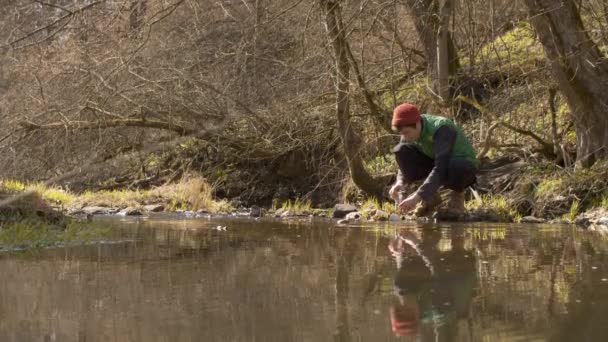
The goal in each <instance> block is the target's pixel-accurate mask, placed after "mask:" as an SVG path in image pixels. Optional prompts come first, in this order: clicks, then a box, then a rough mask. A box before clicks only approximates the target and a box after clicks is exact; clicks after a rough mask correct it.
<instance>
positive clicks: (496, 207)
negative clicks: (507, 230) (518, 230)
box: [465, 195, 521, 222]
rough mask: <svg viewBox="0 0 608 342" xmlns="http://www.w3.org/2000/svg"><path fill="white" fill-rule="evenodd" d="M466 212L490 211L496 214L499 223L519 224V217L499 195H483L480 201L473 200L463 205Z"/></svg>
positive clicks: (510, 205)
mask: <svg viewBox="0 0 608 342" xmlns="http://www.w3.org/2000/svg"><path fill="white" fill-rule="evenodd" d="M465 209H466V210H467V211H471V212H474V211H490V212H493V213H494V214H496V216H498V218H500V220H501V221H504V222H519V221H521V215H520V214H519V213H518V212H517V210H516V208H515V207H514V206H513V205H512V204H511V203H510V201H509V200H508V199H507V198H506V197H505V196H501V195H483V196H481V199H480V200H479V199H473V200H470V201H467V202H466V203H465Z"/></svg>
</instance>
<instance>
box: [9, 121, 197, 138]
mask: <svg viewBox="0 0 608 342" xmlns="http://www.w3.org/2000/svg"><path fill="white" fill-rule="evenodd" d="M19 126H21V127H22V128H23V129H25V130H26V131H37V130H54V129H71V130H87V129H99V128H114V127H144V128H156V129H164V130H168V131H172V132H176V133H178V134H180V135H191V134H194V133H196V132H197V131H198V130H197V129H192V128H186V127H183V126H180V125H177V124H174V123H170V122H164V121H158V120H145V119H122V120H108V121H98V122H92V121H70V122H54V123H49V124H42V125H40V124H36V123H34V122H31V121H21V122H19Z"/></svg>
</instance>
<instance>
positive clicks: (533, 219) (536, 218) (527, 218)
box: [520, 216, 546, 223]
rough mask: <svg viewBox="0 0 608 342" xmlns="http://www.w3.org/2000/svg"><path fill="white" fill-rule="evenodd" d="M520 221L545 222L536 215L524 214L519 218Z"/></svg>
mask: <svg viewBox="0 0 608 342" xmlns="http://www.w3.org/2000/svg"><path fill="white" fill-rule="evenodd" d="M520 222H521V223H545V222H546V220H545V219H542V218H539V217H536V216H524V217H522V218H521V221H520Z"/></svg>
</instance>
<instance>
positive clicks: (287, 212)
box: [281, 210, 291, 217]
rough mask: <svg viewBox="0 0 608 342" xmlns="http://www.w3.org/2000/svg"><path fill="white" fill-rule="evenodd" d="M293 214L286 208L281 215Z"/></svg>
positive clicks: (288, 215)
mask: <svg viewBox="0 0 608 342" xmlns="http://www.w3.org/2000/svg"><path fill="white" fill-rule="evenodd" d="M290 216H291V212H290V211H289V210H285V211H284V212H281V217H290Z"/></svg>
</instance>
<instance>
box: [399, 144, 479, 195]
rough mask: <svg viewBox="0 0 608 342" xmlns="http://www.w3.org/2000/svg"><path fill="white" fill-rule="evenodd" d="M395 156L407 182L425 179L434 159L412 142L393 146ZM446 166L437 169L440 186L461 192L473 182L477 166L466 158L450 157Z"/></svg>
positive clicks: (433, 164) (433, 163)
mask: <svg viewBox="0 0 608 342" xmlns="http://www.w3.org/2000/svg"><path fill="white" fill-rule="evenodd" d="M394 152H395V158H396V160H397V164H398V165H399V170H400V171H401V173H402V175H403V178H404V180H405V181H406V182H408V183H413V182H416V181H419V180H423V179H426V178H427V176H428V175H429V174H430V173H431V170H432V169H433V167H434V166H435V161H434V160H433V159H431V158H429V157H428V156H426V155H425V154H424V153H422V152H421V151H420V150H418V148H417V147H416V146H415V145H414V144H405V143H401V144H399V145H398V146H396V147H395V150H394ZM446 166H447V167H445V168H443V170H438V171H439V182H440V184H439V185H441V186H444V187H446V188H448V189H451V190H454V191H457V192H462V191H464V190H465V189H466V188H467V187H468V186H471V185H473V184H475V180H476V176H475V174H476V173H477V168H476V167H475V166H474V165H473V163H471V162H470V161H468V160H466V159H461V158H450V159H449V160H448V161H447V164H446Z"/></svg>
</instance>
